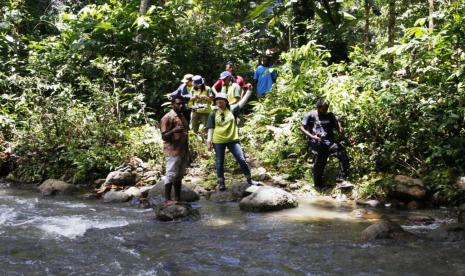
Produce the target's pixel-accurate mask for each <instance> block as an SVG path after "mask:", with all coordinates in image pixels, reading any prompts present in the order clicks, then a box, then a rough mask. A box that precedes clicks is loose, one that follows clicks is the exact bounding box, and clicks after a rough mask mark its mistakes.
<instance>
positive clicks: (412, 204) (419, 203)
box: [407, 200, 423, 210]
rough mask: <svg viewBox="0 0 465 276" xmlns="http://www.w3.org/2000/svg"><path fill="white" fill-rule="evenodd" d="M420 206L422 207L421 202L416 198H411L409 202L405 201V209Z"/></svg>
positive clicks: (414, 208)
mask: <svg viewBox="0 0 465 276" xmlns="http://www.w3.org/2000/svg"><path fill="white" fill-rule="evenodd" d="M422 207H423V204H421V202H419V201H418V200H412V201H410V202H409V203H407V209H409V210H416V209H420V208H422Z"/></svg>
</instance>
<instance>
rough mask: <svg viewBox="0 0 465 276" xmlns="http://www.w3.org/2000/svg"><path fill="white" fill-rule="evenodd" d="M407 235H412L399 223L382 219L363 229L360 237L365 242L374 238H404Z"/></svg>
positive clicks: (407, 236)
mask: <svg viewBox="0 0 465 276" xmlns="http://www.w3.org/2000/svg"><path fill="white" fill-rule="evenodd" d="M409 237H413V235H412V234H410V233H408V232H406V231H405V230H404V229H402V227H401V226H400V225H399V224H397V223H395V222H392V221H388V220H384V221H381V222H378V223H375V224H373V225H370V226H368V227H367V228H366V229H365V230H363V232H362V236H361V239H362V241H364V242H367V241H372V240H376V239H405V238H409Z"/></svg>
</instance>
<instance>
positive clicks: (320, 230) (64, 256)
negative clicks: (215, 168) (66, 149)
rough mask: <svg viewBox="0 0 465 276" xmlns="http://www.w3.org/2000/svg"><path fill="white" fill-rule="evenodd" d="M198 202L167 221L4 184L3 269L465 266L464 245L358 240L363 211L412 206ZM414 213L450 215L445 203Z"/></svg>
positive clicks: (258, 271) (133, 271)
mask: <svg viewBox="0 0 465 276" xmlns="http://www.w3.org/2000/svg"><path fill="white" fill-rule="evenodd" d="M195 207H196V208H199V209H200V213H201V214H202V218H201V219H200V220H196V221H183V222H171V223H162V222H158V221H155V219H154V214H153V211H152V210H150V209H147V210H141V209H133V208H128V207H127V206H126V205H107V204H102V203H101V202H99V201H83V200H78V199H74V198H65V197H58V198H53V199H45V198H37V194H35V193H33V192H28V191H19V190H13V189H12V188H9V187H8V186H2V187H1V188H0V244H1V245H2V246H0V264H1V266H0V274H2V275H3V274H59V275H62V274H75V275H79V274H100V275H102V274H103V275H106V274H123V275H173V274H174V275H176V274H181V275H192V274H196V275H218V274H239V275H246V274H247V275H295V274H297V275H314V274H316V275H332V274H358V275H372V274H377V275H379V274H400V275H405V274H410V275H421V274H425V275H431V274H441V275H463V274H465V264H464V262H463V260H464V257H465V252H464V250H463V248H464V244H463V243H448V244H441V243H432V242H426V241H418V242H415V241H413V242H409V243H404V242H396V241H379V242H375V243H360V242H359V238H360V233H361V231H363V229H365V227H366V226H368V225H369V224H370V222H367V221H366V219H364V218H366V216H367V214H368V216H372V217H371V219H373V220H376V219H379V218H380V217H381V216H383V215H388V216H389V217H391V218H393V219H395V220H398V221H400V222H404V221H406V220H407V219H408V216H409V215H410V214H411V213H409V212H395V213H392V212H389V211H388V210H386V211H383V213H381V212H378V211H371V213H367V214H365V213H363V214H362V215H363V218H360V217H357V215H354V213H352V212H353V210H354V208H355V206H353V205H352V204H351V203H347V202H335V201H333V200H331V199H327V198H309V199H302V200H301V201H300V205H299V207H298V208H296V209H291V210H284V211H280V212H272V213H265V214H257V213H244V212H242V211H240V210H239V208H238V205H237V204H215V203H211V202H207V201H200V202H199V203H197V204H195ZM385 213H387V214H385ZM413 213H414V215H430V216H433V217H436V218H439V219H440V220H439V221H441V220H444V219H447V216H446V215H445V213H444V212H443V211H441V210H430V211H416V212H413ZM435 226H437V223H436V224H434V223H433V224H430V225H428V226H426V227H429V228H430V229H432V227H435ZM422 227H423V228H422ZM405 228H406V229H409V230H412V231H418V232H420V231H427V230H428V229H426V228H425V226H417V225H413V226H412V225H406V226H405ZM446 260H447V262H446Z"/></svg>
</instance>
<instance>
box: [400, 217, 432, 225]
mask: <svg viewBox="0 0 465 276" xmlns="http://www.w3.org/2000/svg"><path fill="white" fill-rule="evenodd" d="M407 223H409V224H414V225H429V224H433V223H434V218H433V217H430V216H411V217H409V218H408V220H407Z"/></svg>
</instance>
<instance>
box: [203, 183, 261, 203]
mask: <svg viewBox="0 0 465 276" xmlns="http://www.w3.org/2000/svg"><path fill="white" fill-rule="evenodd" d="M253 187H258V186H255V185H252V186H251V185H250V184H248V183H234V184H233V185H232V186H231V187H230V188H229V189H227V190H226V191H219V190H215V191H213V192H212V193H211V194H210V200H211V201H213V202H218V203H223V202H232V201H239V200H241V199H242V198H244V197H245V196H247V195H249V194H251V192H250V190H249V189H254V188H253Z"/></svg>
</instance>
